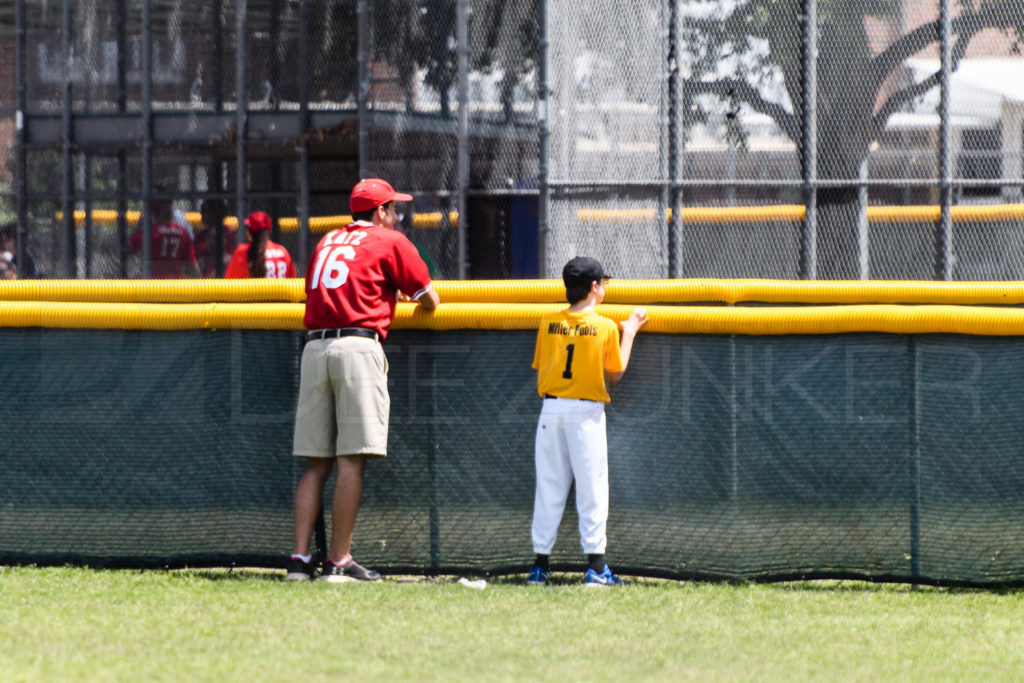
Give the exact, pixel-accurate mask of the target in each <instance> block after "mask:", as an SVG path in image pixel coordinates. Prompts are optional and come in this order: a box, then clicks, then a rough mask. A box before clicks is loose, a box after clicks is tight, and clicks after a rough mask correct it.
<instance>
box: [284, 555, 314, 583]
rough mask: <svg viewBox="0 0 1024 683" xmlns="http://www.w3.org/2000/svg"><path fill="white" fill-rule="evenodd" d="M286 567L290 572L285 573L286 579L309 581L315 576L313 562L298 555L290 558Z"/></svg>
mask: <svg viewBox="0 0 1024 683" xmlns="http://www.w3.org/2000/svg"><path fill="white" fill-rule="evenodd" d="M285 569H286V570H287V572H288V573H287V574H285V575H284V580H285V581H309V580H310V579H312V578H313V563H312V562H303V561H302V560H301V559H299V558H297V557H291V558H288V564H287V565H286V566H285Z"/></svg>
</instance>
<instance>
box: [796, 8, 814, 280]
mask: <svg viewBox="0 0 1024 683" xmlns="http://www.w3.org/2000/svg"><path fill="white" fill-rule="evenodd" d="M802 48H803V78H802V80H801V91H802V92H801V94H802V95H803V97H802V105H801V109H802V132H803V136H802V143H803V144H802V149H801V155H800V164H801V167H802V168H801V171H802V174H803V195H804V207H805V210H804V211H805V212H804V224H803V232H802V233H801V235H800V278H801V279H804V280H815V279H817V277H818V188H817V182H818V3H817V0H803V45H802Z"/></svg>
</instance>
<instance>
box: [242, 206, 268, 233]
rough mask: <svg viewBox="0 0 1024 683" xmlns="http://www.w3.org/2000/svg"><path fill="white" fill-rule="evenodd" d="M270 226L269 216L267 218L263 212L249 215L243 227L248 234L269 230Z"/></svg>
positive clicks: (254, 212)
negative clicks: (246, 229)
mask: <svg viewBox="0 0 1024 683" xmlns="http://www.w3.org/2000/svg"><path fill="white" fill-rule="evenodd" d="M270 225H271V221H270V216H268V215H267V214H266V212H264V211H253V212H252V213H250V214H249V217H248V218H246V219H245V227H247V228H249V231H250V232H259V231H260V230H270Z"/></svg>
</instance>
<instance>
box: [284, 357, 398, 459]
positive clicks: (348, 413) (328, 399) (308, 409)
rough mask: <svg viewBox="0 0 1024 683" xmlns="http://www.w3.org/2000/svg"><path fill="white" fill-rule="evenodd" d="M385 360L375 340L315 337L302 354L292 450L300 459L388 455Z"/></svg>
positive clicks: (388, 401)
mask: <svg viewBox="0 0 1024 683" xmlns="http://www.w3.org/2000/svg"><path fill="white" fill-rule="evenodd" d="M390 411H391V398H390V396H388V361H387V357H386V356H385V355H384V349H383V348H382V347H381V345H380V343H379V342H377V341H376V340H374V339H367V338H365V337H341V338H338V339H318V340H315V341H310V342H308V343H307V344H306V348H305V349H304V350H303V351H302V370H301V374H300V375H299V402H298V407H297V409H296V411H295V440H294V442H293V444H294V445H293V448H292V452H293V453H294V454H295V455H297V456H300V457H303V458H333V457H336V456H340V455H357V454H365V455H376V456H384V455H387V451H388V415H389V413H390Z"/></svg>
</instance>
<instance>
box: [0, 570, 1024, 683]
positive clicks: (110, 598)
mask: <svg viewBox="0 0 1024 683" xmlns="http://www.w3.org/2000/svg"><path fill="white" fill-rule="evenodd" d="M578 581H579V577H578V576H570V575H556V576H555V581H554V582H553V585H550V586H545V587H527V586H525V585H523V583H522V578H521V577H511V578H508V579H501V580H497V581H495V582H492V583H489V584H488V585H487V587H486V588H485V589H484V590H474V589H471V588H466V587H464V586H462V585H459V584H458V583H457V582H455V579H454V577H448V578H442V579H423V578H418V577H410V578H388V579H386V580H385V581H383V582H381V583H379V584H375V585H361V584H360V585H356V584H344V585H331V584H324V583H320V582H314V583H310V584H286V583H284V582H283V581H281V573H273V572H264V571H226V570H224V571H198V570H185V571H170V572H168V571H142V572H139V571H96V570H89V569H80V568H53V569H38V568H29V567H26V568H0V672H2V675H3V679H4V680H5V681H12V680H13V681H39V680H44V681H45V680H62V681H63V680H104V681H108V680H114V681H119V680H124V681H127V680H131V681H138V680H167V681H170V680H175V681H177V680H208V681H214V680H216V681H222V680H232V681H234V680H246V681H249V680H252V681H294V680H300V681H328V680H343V679H355V680H442V679H444V680H451V679H454V680H475V679H484V680H530V679H541V680H562V679H565V680H615V679H622V680H725V681H730V680H736V681H764V680H786V681H792V680H835V681H877V680H901V681H902V680H915V681H932V680H949V681H953V680H956V681H961V680H979V681H980V680H985V681H991V680H1007V681H1009V680H1019V679H1020V678H1021V677H1024V623H1022V614H1024V591H1018V590H1013V591H987V590H945V589H933V588H925V589H918V590H915V589H912V588H911V587H909V586H903V585H872V584H864V583H857V582H822V583H801V584H778V585H722V584H695V583H678V582H675V581H654V580H641V581H638V582H635V583H633V584H631V585H629V586H626V587H624V588H621V589H611V590H595V589H584V588H582V586H580V585H578Z"/></svg>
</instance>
